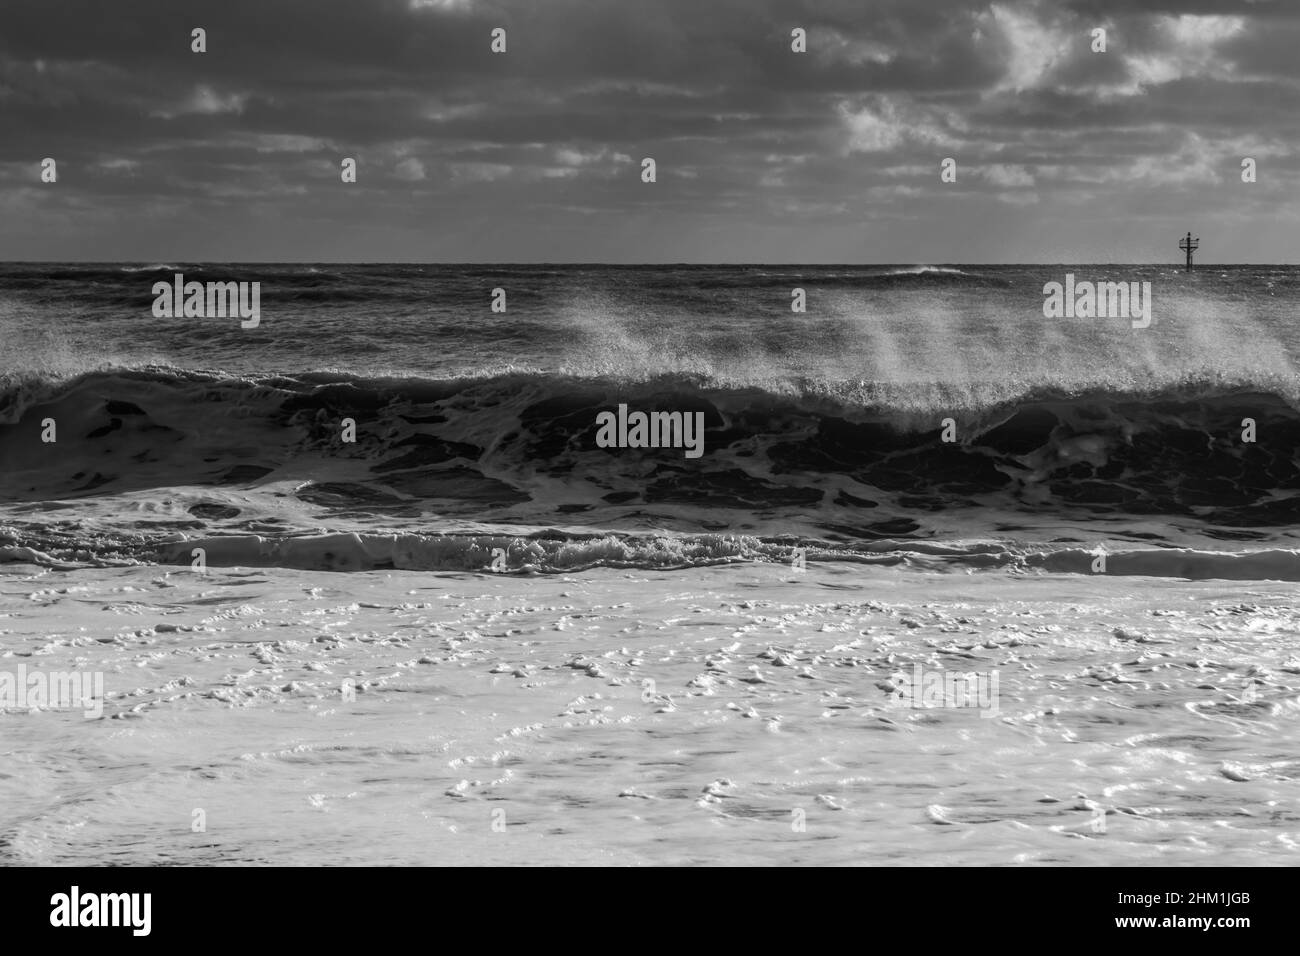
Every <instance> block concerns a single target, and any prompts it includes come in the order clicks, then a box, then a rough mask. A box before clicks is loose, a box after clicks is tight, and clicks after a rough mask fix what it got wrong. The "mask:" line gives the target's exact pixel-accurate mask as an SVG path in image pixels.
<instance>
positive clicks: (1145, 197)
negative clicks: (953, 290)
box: [0, 0, 1300, 261]
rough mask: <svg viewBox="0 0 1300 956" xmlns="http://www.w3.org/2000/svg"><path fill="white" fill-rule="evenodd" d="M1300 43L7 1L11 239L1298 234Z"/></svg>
mask: <svg viewBox="0 0 1300 956" xmlns="http://www.w3.org/2000/svg"><path fill="white" fill-rule="evenodd" d="M498 26H500V27H503V28H505V29H506V30H507V37H508V39H507V42H508V51H507V53H505V54H504V55H495V54H493V53H492V52H491V50H490V49H489V42H490V32H491V30H492V29H493V28H494V27H498ZM194 27H203V28H204V29H205V30H206V31H207V42H208V52H207V53H206V54H202V55H196V54H193V53H191V52H190V31H191V29H193V28H194ZM795 27H801V28H803V29H805V30H807V33H808V46H809V52H808V53H807V54H805V55H797V54H794V53H792V52H791V50H790V31H791V30H792V29H793V28H795ZM1098 27H1100V28H1104V29H1105V30H1106V31H1107V51H1106V52H1105V53H1096V52H1093V50H1092V33H1091V31H1092V30H1093V29H1094V28H1098ZM1297 44H1300V7H1298V6H1297V5H1294V4H1286V3H1280V2H1279V3H1268V2H1255V3H1250V2H1245V0H1242V2H1227V0H1223V2H1210V0H1201V2H1197V0H1187V2H1183V3H1175V2H1155V0H1147V2H1143V0H1123V2H1110V0H1095V2H1082V0H1080V2H1048V0H1040V2H1021V0H1008V2H1004V3H979V4H967V5H957V4H953V3H952V2H951V0H877V2H870V0H819V2H814V0H806V2H790V0H784V2H783V0H646V2H640V3H635V4H629V3H621V2H609V0H548V2H547V3H544V4H541V3H535V2H533V0H422V2H421V0H416V2H408V0H375V2H367V3H357V2H353V3H343V2H336V0H220V2H204V3H195V2H185V0H133V2H132V3H131V4H130V5H129V6H128V5H122V6H120V7H115V6H113V5H106V4H103V3H102V2H88V0H87V2H66V0H7V2H6V9H5V26H4V29H3V30H0V128H2V129H3V130H4V135H3V136H0V257H3V258H83V259H116V258H136V259H155V260H156V259H259V258H265V259H275V260H298V259H301V260H313V259H328V258H340V259H352V260H366V259H376V260H397V259H417V260H418V259H467V260H492V259H519V260H545V259H552V260H557V259H560V260H607V259H611V258H614V259H619V260H631V261H639V260H653V259H671V260H676V259H699V260H711V261H733V260H764V261H859V260H878V261H968V260H985V261H1028V260H1037V259H1043V258H1049V259H1059V260H1068V259H1070V258H1083V259H1087V258H1092V259H1112V258H1119V259H1137V260H1144V261H1147V260H1153V259H1161V258H1168V257H1169V249H1168V248H1167V247H1168V246H1169V245H1170V243H1169V236H1168V235H1167V233H1168V231H1169V229H1170V228H1175V229H1180V228H1183V226H1184V225H1186V226H1187V227H1188V228H1192V229H1196V230H1198V231H1200V232H1201V233H1202V234H1203V235H1204V236H1205V238H1206V239H1207V242H1206V247H1207V252H1208V251H1209V250H1210V249H1213V248H1215V246H1216V245H1217V246H1218V248H1220V249H1222V250H1232V251H1231V253H1229V252H1226V251H1225V252H1223V253H1221V254H1217V255H1215V254H1214V253H1211V255H1214V256H1215V257H1216V258H1221V259H1223V260H1224V261H1238V260H1253V261H1277V260H1279V259H1282V258H1284V257H1283V256H1282V255H1279V254H1278V253H1277V252H1276V251H1275V248H1274V247H1273V246H1272V245H1271V243H1272V242H1274V241H1275V240H1276V236H1277V235H1278V234H1279V232H1281V231H1284V230H1285V229H1287V228H1290V229H1294V227H1295V225H1296V220H1297V213H1298V211H1300V207H1297V204H1296V202H1295V200H1294V198H1293V197H1294V196H1295V195H1297V193H1298V191H1297V189H1296V188H1295V186H1296V178H1295V176H1296V167H1297V160H1296V159H1295V158H1294V156H1293V154H1294V150H1293V149H1292V144H1293V143H1295V142H1296V139H1297V133H1300V129H1298V126H1300V118H1298V117H1300V112H1298V111H1297V107H1298V106H1300V102H1298V101H1300V82H1298V80H1300V69H1297V68H1296V66H1295V65H1294V63H1295V58H1294V50H1295V49H1296V48H1297ZM47 156H48V157H53V158H55V159H56V160H57V162H58V169H59V182H58V183H57V184H55V185H48V184H42V183H41V182H40V181H39V163H40V160H41V159H42V158H44V157H47ZM647 156H649V157H653V158H654V159H655V160H656V162H657V164H658V182H656V183H654V184H644V183H642V182H641V181H640V168H641V167H640V163H641V160H642V158H643V157H647ZM1247 156H1249V157H1252V158H1254V159H1256V161H1257V162H1258V165H1259V182H1257V183H1255V184H1245V183H1242V182H1241V180H1240V162H1241V160H1242V158H1243V157H1247ZM343 157H354V158H356V159H357V161H358V164H359V181H358V182H357V183H356V184H355V185H345V184H343V183H341V182H340V179H339V163H340V161H341V160H342V158H343ZM945 157H952V158H954V159H956V160H957V163H958V178H957V182H956V183H941V182H940V179H939V164H940V161H941V160H942V159H944V158H945ZM1216 228H1218V229H1219V230H1220V232H1219V233H1218V234H1217V235H1216V233H1215V232H1214V230H1215V229H1216ZM1175 251H1176V250H1175Z"/></svg>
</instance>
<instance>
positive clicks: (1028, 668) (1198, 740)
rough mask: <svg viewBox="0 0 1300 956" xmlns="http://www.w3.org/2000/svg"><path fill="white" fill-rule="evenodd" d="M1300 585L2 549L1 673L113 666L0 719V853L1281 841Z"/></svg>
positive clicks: (522, 859) (1259, 861)
mask: <svg viewBox="0 0 1300 956" xmlns="http://www.w3.org/2000/svg"><path fill="white" fill-rule="evenodd" d="M1292 591H1293V588H1291V587H1290V586H1288V585H1276V584H1268V583H1261V582H1238V583H1232V582H1223V581H1204V582H1183V581H1171V580H1164V579H1152V578H1118V577H1117V578H1102V577H1083V576H1074V575H1032V574H1031V575H1011V574H1006V573H1004V572H998V571H993V572H972V573H958V574H944V573H935V572H931V571H920V570H915V569H911V570H902V569H897V568H887V567H880V566H852V567H846V566H843V565H834V566H828V565H817V564H810V565H809V567H808V570H807V571H806V572H804V573H802V574H799V573H794V572H792V571H791V570H790V569H789V568H784V567H780V566H774V565H745V566H731V567H710V568H700V569H692V570H689V571H684V572H681V571H679V572H653V571H639V570H628V571H615V570H611V569H596V570H592V571H587V572H583V573H581V574H556V575H541V576H520V575H490V574H487V575H483V574H453V573H419V572H378V571H372V572H359V573H352V574H328V573H321V572H303V571H293V570H286V569H251V568H240V569H235V568H229V569H221V568H214V569H211V570H210V571H209V572H208V573H207V574H206V575H195V574H192V573H189V572H186V571H176V570H174V569H166V568H158V567H134V568H111V569H108V568H101V569H78V570H71V571H54V570H50V569H44V568H37V567H34V566H31V565H17V564H8V565H4V566H2V567H0V615H3V617H0V621H2V622H3V629H4V631H5V632H6V634H5V644H4V646H5V651H4V657H3V658H0V669H3V668H4V667H5V666H6V662H7V664H8V665H9V666H12V665H13V664H14V663H16V662H18V661H20V660H21V661H24V662H25V663H26V664H27V666H28V667H29V668H30V667H33V666H38V665H39V666H41V667H45V668H50V669H64V668H68V667H77V668H83V669H86V670H90V671H95V670H102V671H104V672H105V674H106V679H105V692H106V700H105V705H104V706H105V711H104V716H103V719H101V720H97V721H86V720H85V719H84V718H82V717H81V716H80V715H79V714H72V713H67V712H57V711H44V712H35V713H13V712H11V713H6V714H4V715H2V716H0V722H3V726H4V729H5V740H6V750H7V752H8V760H7V762H8V763H9V765H10V766H11V767H14V768H20V769H19V770H18V771H17V772H16V773H13V772H11V775H10V776H8V777H6V778H4V779H3V781H0V807H2V808H4V809H3V810H0V834H3V840H0V846H2V847H3V849H0V855H3V857H4V858H5V859H6V860H7V862H10V863H36V864H58V863H71V862H77V863H109V862H112V863H119V864H148V863H164V862H172V863H232V862H237V861H238V862H249V863H261V864H275V863H278V864H307V865H331V864H342V863H358V864H387V863H465V864H475V863H533V864H542V863H555V862H565V863H583V862H586V863H622V864H634V865H635V864H660V863H705V862H707V863H739V864H750V863H778V862H780V863H838V864H864V863H877V864H896V865H937V864H994V865H1004V864H1015V863H1021V864H1049V863H1050V864H1092V865H1121V864H1154V863H1160V864H1173V865H1189V866H1195V865H1251V866H1257V865H1270V864H1283V863H1290V862H1293V860H1294V854H1295V851H1296V849H1297V847H1298V846H1300V818H1297V816H1296V814H1295V813H1294V811H1293V810H1291V809H1289V808H1290V806H1291V803H1290V792H1291V789H1292V788H1293V786H1294V780H1295V778H1296V777H1297V776H1300V761H1297V759H1296V758H1295V757H1294V754H1293V747H1292V746H1291V744H1292V738H1293V734H1292V730H1293V728H1294V723H1295V719H1296V716H1297V715H1300V703H1298V700H1297V695H1298V693H1300V659H1297V657H1296V656H1295V652H1294V651H1293V650H1291V649H1289V646H1288V645H1289V640H1288V639H1289V636H1290V635H1291V634H1293V633H1294V631H1295V629H1296V627H1297V624H1298V623H1300V608H1298V607H1297V605H1296V603H1295V601H1294V595H1293V593H1292ZM916 665H920V666H922V667H924V668H926V669H928V670H929V671H933V672H936V673H941V674H942V673H951V672H954V671H955V672H958V673H967V672H982V673H986V674H987V673H988V672H990V671H994V670H996V672H997V673H998V676H999V681H998V683H997V689H998V695H999V698H1000V700H999V704H1000V706H999V709H998V713H997V714H996V715H994V716H989V715H985V714H981V713H980V712H978V711H976V710H974V709H971V708H968V707H946V706H941V707H925V708H912V707H909V706H900V705H899V704H898V702H897V700H896V699H895V698H896V696H897V695H896V694H894V693H893V691H892V690H891V688H893V687H896V680H897V675H898V674H900V673H901V674H906V673H911V672H912V669H913V668H914V667H915V666H916ZM348 681H350V682H352V683H351V685H350V686H351V688H352V690H353V692H354V698H353V699H349V698H348V695H347V691H346V688H347V686H348V685H347V683H346V682H348ZM891 681H894V682H895V683H893V684H891ZM1098 808H1100V810H1098ZM196 810H201V811H202V812H203V819H204V826H205V828H204V829H203V830H202V831H200V832H195V831H194V830H192V824H193V820H194V813H195V811H196ZM494 811H501V812H500V813H496V814H494ZM1098 820H1102V821H1104V823H1101V824H1099V823H1098ZM797 821H798V822H801V823H802V826H803V829H799V828H798V827H797V826H796V822H797Z"/></svg>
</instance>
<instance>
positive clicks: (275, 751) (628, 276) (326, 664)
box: [0, 263, 1300, 865]
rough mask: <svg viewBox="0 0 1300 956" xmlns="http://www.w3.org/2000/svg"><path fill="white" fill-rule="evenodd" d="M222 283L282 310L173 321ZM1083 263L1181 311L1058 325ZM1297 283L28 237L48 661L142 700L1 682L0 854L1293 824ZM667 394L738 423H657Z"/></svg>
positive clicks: (912, 859)
mask: <svg viewBox="0 0 1300 956" xmlns="http://www.w3.org/2000/svg"><path fill="white" fill-rule="evenodd" d="M178 273H179V274H182V275H183V276H184V279H185V281H187V282H188V281H198V282H205V283H206V282H250V283H251V282H258V283H260V319H259V321H258V322H257V324H256V325H255V326H254V327H245V325H244V324H243V323H241V321H240V319H239V318H238V317H232V316H220V317H218V316H207V317H200V316H191V317H185V316H180V317H175V316H173V317H157V316H156V315H155V314H154V309H153V306H154V302H155V299H156V298H157V295H156V294H155V292H154V291H153V286H154V283H156V282H163V283H168V284H170V283H171V282H172V281H173V279H174V277H175V276H176V275H177V274H178ZM1067 276H1069V277H1070V280H1069V281H1070V282H1071V283H1074V282H1085V281H1087V282H1096V283H1108V282H1116V283H1138V284H1139V286H1140V285H1141V284H1144V283H1149V286H1148V287H1147V288H1149V290H1150V293H1149V298H1147V299H1146V301H1147V304H1148V305H1149V308H1150V313H1149V319H1147V320H1144V319H1141V318H1140V317H1134V318H1130V317H1129V316H1126V315H1119V316H1115V315H1111V316H1105V317H1094V316H1078V315H1075V316H1073V317H1064V316H1061V317H1047V316H1046V315H1045V314H1044V302H1045V298H1046V296H1045V292H1044V288H1045V286H1046V285H1047V284H1049V283H1053V282H1056V283H1062V284H1065V283H1066V282H1067ZM796 290H802V296H800V295H799V293H798V292H796ZM800 299H802V303H803V305H804V309H805V310H804V311H793V310H792V303H798V302H799V301H800ZM494 302H495V304H496V307H497V308H496V310H494V307H493V306H494ZM1297 304H1300V268H1297V267H1292V266H1213V265H1210V266H1201V267H1198V268H1197V269H1196V270H1195V271H1193V272H1190V273H1189V272H1184V271H1183V270H1182V269H1181V268H1176V267H1172V266H1168V265H1160V266H1156V265H1151V266H1120V265H1094V266H1080V265H1070V266H1066V265H1058V266H976V265H899V266H843V265H839V266H796V265H789V266H782V265H763V266H757V265H756V266H722V265H720V266H635V267H631V266H629V267H612V266H580V265H574V266H551V265H545V266H543V265H537V266H519V265H504V264H503V265H464V266H460V265H457V266H451V265H446V266H425V265H356V266H351V265H329V264H314V265H312V264H294V265H251V264H245V265H220V264H212V263H203V264H198V263H153V264H133V265H122V264H92V265H87V264H8V265H4V266H0V329H2V330H3V342H4V348H3V352H2V353H0V376H2V377H3V391H2V393H0V455H2V456H3V461H4V467H3V469H2V470H0V562H2V563H0V587H2V591H0V650H2V652H3V657H4V658H5V659H6V661H7V665H8V666H9V667H10V668H11V669H12V668H13V667H16V666H17V665H18V664H19V663H22V664H24V665H25V666H27V667H29V668H31V667H37V666H42V667H46V668H65V669H75V670H94V671H96V672H100V673H103V674H104V675H105V688H106V689H105V695H104V701H103V704H104V706H103V712H102V713H101V714H99V715H98V716H96V717H94V718H93V719H88V718H86V717H85V716H84V715H83V714H82V713H81V712H80V711H74V710H72V709H70V708H63V709H62V710H60V709H59V708H56V707H53V706H49V707H35V708H30V707H29V708H18V707H11V708H9V709H8V710H6V711H5V713H4V715H3V716H0V722H2V723H3V726H4V728H5V730H6V734H5V737H4V741H5V742H4V744H3V745H0V746H2V747H3V749H5V750H6V751H7V753H8V757H9V764H10V766H11V767H20V768H22V771H21V772H17V773H15V772H14V771H9V772H8V773H6V774H0V859H6V860H8V861H10V862H41V863H48V862H56V863H57V862H72V861H75V862H104V863H109V862H112V863H137V864H139V863H151V862H233V861H249V862H266V863H291V864H298V863H307V864H318V863H330V862H362V863H376V862H386V861H391V862H430V863H438V862H461V863H465V862H623V863H664V862H674V863H701V862H740V863H749V862H753V863H763V862H776V861H786V862H790V861H795V862H808V863H827V862H831V863H851V862H863V863H881V862H885V863H912V864H917V863H920V864H929V863H1025V862H1029V863H1034V862H1041V863H1047V862H1052V863H1061V862H1067V863H1081V862H1083V863H1106V864H1114V863H1143V862H1159V863H1165V864H1169V863H1172V864H1196V863H1207V864H1208V863H1213V864H1216V865H1223V864H1231V863H1233V862H1240V863H1248V864H1258V863H1261V862H1263V863H1268V862H1294V859H1295V851H1296V849H1297V846H1300V816H1298V815H1297V814H1296V812H1295V810H1294V804H1293V802H1292V800H1291V798H1292V795H1293V791H1294V783H1295V780H1296V778H1297V776H1300V760H1297V759H1296V758H1295V756H1294V750H1293V748H1292V747H1291V742H1292V741H1293V740H1294V732H1295V727H1296V718H1297V715H1298V714H1300V704H1298V703H1297V701H1298V700H1300V697H1298V695H1300V658H1298V657H1297V651H1296V649H1295V643H1294V641H1295V634H1296V631H1297V627H1298V626H1300V609H1298V608H1300V602H1297V600H1296V594H1295V582H1297V581H1300V545H1298V544H1297V532H1298V531H1300V497H1297V495H1298V493H1300V451H1298V449H1300V374H1298V373H1297V368H1298V367H1300V366H1298V362H1300V323H1298V322H1297V320H1296V316H1297ZM1144 323H1145V324H1144ZM620 406H623V407H624V408H623V410H622V414H623V415H624V419H626V416H627V414H629V413H632V412H638V411H640V412H644V413H646V414H647V415H649V414H651V413H661V414H663V415H664V416H665V417H664V419H663V420H664V421H669V420H671V419H669V418H668V417H667V416H672V415H676V416H678V420H680V421H682V422H686V423H689V422H699V424H700V429H699V432H698V434H696V435H695V437H696V438H697V439H698V448H697V451H698V455H694V454H691V455H688V454H687V451H689V449H688V448H686V447H683V443H681V442H676V443H674V442H665V443H664V444H665V445H667V447H628V445H629V444H635V443H634V442H633V443H629V442H628V441H626V440H625V439H626V438H627V430H626V428H625V427H624V428H621V429H616V431H617V432H618V436H617V437H618V438H620V439H624V440H623V441H620V442H617V443H616V444H615V446H614V447H610V446H609V443H608V442H607V441H603V440H599V437H600V430H601V428H600V420H601V419H600V416H601V415H602V413H608V412H615V413H617V412H619V410H620ZM51 429H52V430H51ZM665 434H667V432H665ZM643 444H644V443H643ZM936 674H938V675H940V677H942V676H943V675H952V674H961V675H965V674H973V675H976V676H978V677H979V678H980V679H981V680H983V681H984V683H983V684H981V687H982V688H984V689H985V690H988V688H989V685H990V683H992V684H993V685H994V687H995V694H994V697H993V698H992V699H991V700H990V698H988V697H987V695H986V696H983V697H980V698H979V701H978V706H975V705H973V704H972V702H971V700H964V701H960V702H956V703H954V701H953V699H952V694H951V693H947V694H946V695H945V694H943V693H940V694H938V696H935V695H934V694H932V695H931V696H930V698H929V699H928V702H927V700H922V699H921V698H922V697H923V696H924V695H921V694H919V693H918V687H919V685H920V684H923V683H925V681H926V680H928V679H929V678H930V677H933V676H934V675H936ZM994 677H996V678H997V680H996V681H993V678H994ZM972 686H973V685H972ZM949 690H951V687H949ZM198 810H201V811H203V812H202V815H201V816H202V818H203V820H204V821H205V822H204V828H203V829H201V830H199V829H195V828H194V821H195V820H196V819H198V817H196V816H195V811H198ZM497 811H500V814H499V815H498V813H497ZM800 825H802V827H803V829H800Z"/></svg>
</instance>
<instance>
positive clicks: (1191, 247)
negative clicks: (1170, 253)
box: [1178, 232, 1201, 272]
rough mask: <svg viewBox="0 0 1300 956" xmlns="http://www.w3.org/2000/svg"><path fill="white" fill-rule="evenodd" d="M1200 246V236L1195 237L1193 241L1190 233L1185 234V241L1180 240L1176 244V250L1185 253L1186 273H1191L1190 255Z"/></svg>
mask: <svg viewBox="0 0 1300 956" xmlns="http://www.w3.org/2000/svg"><path fill="white" fill-rule="evenodd" d="M1200 244H1201V237H1200V236H1197V237H1196V238H1195V239H1193V238H1192V234H1191V233H1190V232H1189V233H1188V234H1187V238H1186V239H1184V240H1182V241H1181V242H1179V243H1178V248H1179V249H1182V250H1183V251H1184V252H1186V253H1187V271H1188V272H1191V271H1192V253H1193V252H1195V251H1196V248H1197V247H1198V246H1199V245H1200Z"/></svg>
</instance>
